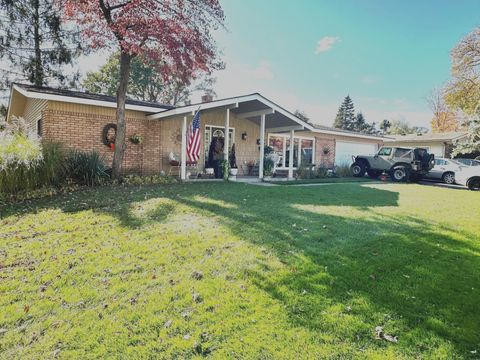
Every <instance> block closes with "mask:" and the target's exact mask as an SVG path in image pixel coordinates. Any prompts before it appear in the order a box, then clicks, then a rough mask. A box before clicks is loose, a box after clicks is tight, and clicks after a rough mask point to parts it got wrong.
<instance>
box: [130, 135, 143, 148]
mask: <svg viewBox="0 0 480 360" xmlns="http://www.w3.org/2000/svg"><path fill="white" fill-rule="evenodd" d="M130 141H131V142H132V143H133V144H136V145H140V144H141V143H142V142H143V136H142V135H139V134H133V135H132V136H130Z"/></svg>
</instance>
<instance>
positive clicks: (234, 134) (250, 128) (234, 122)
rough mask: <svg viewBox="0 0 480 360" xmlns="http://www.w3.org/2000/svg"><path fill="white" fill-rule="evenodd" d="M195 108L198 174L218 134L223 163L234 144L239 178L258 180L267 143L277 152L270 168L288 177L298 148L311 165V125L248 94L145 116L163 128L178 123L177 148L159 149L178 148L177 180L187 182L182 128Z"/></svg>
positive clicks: (296, 157)
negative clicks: (199, 115) (198, 122)
mask: <svg viewBox="0 0 480 360" xmlns="http://www.w3.org/2000/svg"><path fill="white" fill-rule="evenodd" d="M197 110H199V111H200V114H201V120H200V122H201V127H200V128H201V156H200V159H199V161H198V164H196V167H197V170H199V171H202V172H203V171H204V169H205V164H206V162H207V154H208V147H209V146H210V141H211V140H212V136H214V134H220V136H221V135H222V133H223V143H224V144H223V159H227V160H228V159H229V157H230V151H231V149H232V145H233V144H235V146H236V147H235V149H236V155H237V167H238V169H239V174H238V175H239V176H246V177H250V178H251V177H252V175H254V176H255V177H257V178H258V179H259V180H262V179H263V177H264V165H265V164H264V159H265V153H264V149H265V146H267V145H270V146H272V147H273V148H274V151H275V152H276V153H277V154H276V160H277V161H276V167H277V168H278V169H279V170H281V171H283V172H284V173H285V174H286V175H287V177H288V178H290V179H291V178H293V175H294V169H295V168H296V166H297V165H298V164H300V162H301V153H302V149H303V152H304V153H308V154H311V155H310V156H311V161H312V162H313V160H314V159H313V157H314V153H315V150H314V146H315V141H314V138H313V136H312V137H311V138H309V137H308V135H307V136H306V135H305V133H307V134H308V132H310V131H311V130H312V129H313V128H312V126H311V125H310V124H308V123H306V122H304V121H302V120H301V119H299V118H297V117H296V116H295V115H293V114H292V113H290V112H289V111H287V110H285V109H283V108H282V107H280V106H278V105H277V104H275V103H273V102H271V101H270V100H268V99H266V98H264V97H263V96H261V95H260V94H251V95H246V96H239V97H234V98H228V99H222V100H216V101H212V102H207V103H201V104H194V105H188V106H183V107H179V108H176V109H171V110H166V111H162V112H160V113H157V114H153V115H150V116H148V117H147V118H148V119H149V120H154V121H161V122H164V123H165V124H167V123H170V124H176V126H178V124H179V123H180V124H181V126H180V128H181V131H180V134H179V136H180V144H178V145H179V147H180V149H177V148H176V147H175V148H170V149H169V148H168V147H166V148H165V151H174V150H179V155H180V161H179V162H180V164H179V177H180V178H181V179H182V180H187V179H188V177H187V172H188V171H189V170H188V169H189V166H188V165H189V164H187V129H188V126H190V124H191V121H192V118H193V116H194V115H195V113H196V111H197ZM299 131H302V134H303V135H302V136H301V137H299V136H297V134H296V133H297V132H299ZM302 147H303V148H302Z"/></svg>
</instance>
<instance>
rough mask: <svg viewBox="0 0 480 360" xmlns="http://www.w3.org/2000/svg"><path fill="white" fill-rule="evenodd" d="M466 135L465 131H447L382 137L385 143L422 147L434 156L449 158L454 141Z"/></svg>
mask: <svg viewBox="0 0 480 360" xmlns="http://www.w3.org/2000/svg"><path fill="white" fill-rule="evenodd" d="M466 136H467V132H465V131H455V132H448V133H427V134H408V135H388V138H384V140H383V141H384V143H385V145H394V146H405V147H423V148H427V149H428V151H429V152H430V153H432V154H434V155H435V156H436V157H445V158H449V157H450V154H451V152H452V149H453V146H454V144H455V142H456V141H461V140H462V139H464V138H465V137H466Z"/></svg>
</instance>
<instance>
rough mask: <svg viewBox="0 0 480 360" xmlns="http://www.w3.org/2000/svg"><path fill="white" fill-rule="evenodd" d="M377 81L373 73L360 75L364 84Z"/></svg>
mask: <svg viewBox="0 0 480 360" xmlns="http://www.w3.org/2000/svg"><path fill="white" fill-rule="evenodd" d="M377 81H378V78H377V77H376V76H374V75H365V76H363V77H362V83H364V84H368V85H369V84H373V83H376V82H377Z"/></svg>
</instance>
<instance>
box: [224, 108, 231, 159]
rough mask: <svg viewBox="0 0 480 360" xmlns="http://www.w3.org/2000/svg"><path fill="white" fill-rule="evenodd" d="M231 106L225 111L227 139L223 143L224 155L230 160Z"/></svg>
mask: <svg viewBox="0 0 480 360" xmlns="http://www.w3.org/2000/svg"><path fill="white" fill-rule="evenodd" d="M229 135H230V108H227V112H226V113H225V139H224V144H223V156H224V158H225V160H227V161H228V153H229V151H230V136H229Z"/></svg>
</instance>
